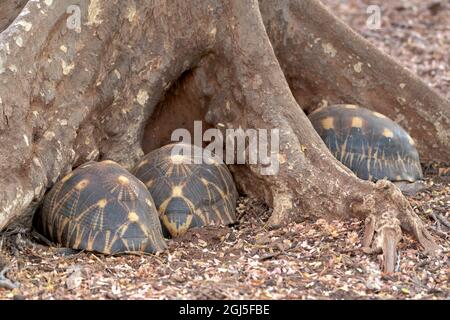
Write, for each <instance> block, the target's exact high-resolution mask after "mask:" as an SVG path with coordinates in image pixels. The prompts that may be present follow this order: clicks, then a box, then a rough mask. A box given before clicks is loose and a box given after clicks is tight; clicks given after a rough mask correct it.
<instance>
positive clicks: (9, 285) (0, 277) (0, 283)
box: [0, 267, 19, 290]
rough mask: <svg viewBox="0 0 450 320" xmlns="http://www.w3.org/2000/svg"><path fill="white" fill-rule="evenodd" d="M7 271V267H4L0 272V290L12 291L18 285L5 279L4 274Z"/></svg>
mask: <svg viewBox="0 0 450 320" xmlns="http://www.w3.org/2000/svg"><path fill="white" fill-rule="evenodd" d="M8 271H9V268H8V267H4V268H3V270H2V271H0V288H4V289H7V290H13V289H16V288H18V287H19V284H18V283H16V282H13V281H11V280H10V279H8V278H7V277H6V273H7V272H8Z"/></svg>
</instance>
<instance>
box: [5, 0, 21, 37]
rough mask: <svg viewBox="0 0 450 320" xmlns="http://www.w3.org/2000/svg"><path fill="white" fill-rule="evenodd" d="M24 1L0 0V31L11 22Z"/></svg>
mask: <svg viewBox="0 0 450 320" xmlns="http://www.w3.org/2000/svg"><path fill="white" fill-rule="evenodd" d="M26 3H27V0H2V1H1V2H0V32H2V31H3V30H5V29H6V28H7V27H8V26H9V25H10V24H11V23H12V22H13V20H14V19H15V18H16V17H17V16H18V15H19V13H20V11H21V10H22V9H23V7H24V6H25V4H26Z"/></svg>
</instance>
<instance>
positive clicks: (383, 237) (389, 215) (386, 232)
mask: <svg viewBox="0 0 450 320" xmlns="http://www.w3.org/2000/svg"><path fill="white" fill-rule="evenodd" d="M401 238H402V230H401V228H400V221H399V220H398V219H397V218H396V215H395V213H393V212H385V213H383V214H382V215H381V216H379V217H377V216H374V215H371V216H369V217H368V218H367V219H366V229H365V233H364V238H363V250H364V252H366V253H382V256H381V262H382V268H383V271H384V272H386V273H392V272H394V270H395V265H396V261H397V245H398V243H399V242H400V240H401Z"/></svg>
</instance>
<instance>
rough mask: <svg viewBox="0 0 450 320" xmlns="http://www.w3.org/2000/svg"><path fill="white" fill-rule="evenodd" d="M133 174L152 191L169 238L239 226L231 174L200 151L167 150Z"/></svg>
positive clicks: (191, 148)
mask: <svg viewBox="0 0 450 320" xmlns="http://www.w3.org/2000/svg"><path fill="white" fill-rule="evenodd" d="M201 155H203V158H202V156H201ZM202 160H203V161H202ZM132 173H133V174H134V175H135V176H136V177H137V178H139V179H140V180H141V181H143V182H144V183H145V185H146V186H147V188H148V190H149V191H150V193H151V195H152V197H153V199H154V201H155V204H156V207H157V209H158V211H159V217H160V220H161V223H162V226H163V233H164V235H165V236H167V237H177V236H180V235H183V234H184V233H186V232H187V230H188V229H190V228H196V227H201V226H206V225H212V224H223V225H229V224H233V223H235V222H236V215H235V210H236V201H237V197H238V194H237V190H236V186H235V184H234V181H233V178H232V176H231V173H230V171H229V170H228V168H227V166H226V165H225V164H224V163H223V162H221V161H219V160H217V159H214V158H213V156H212V154H211V153H209V152H207V151H206V150H204V149H202V148H200V147H197V146H194V145H190V144H185V143H175V144H169V145H166V146H163V147H161V148H159V149H156V150H154V151H152V152H150V153H148V154H147V155H145V156H144V157H143V158H142V160H141V161H140V163H138V165H137V166H136V167H135V169H133V170H132Z"/></svg>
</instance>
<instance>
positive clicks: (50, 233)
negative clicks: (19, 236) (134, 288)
mask: <svg viewBox="0 0 450 320" xmlns="http://www.w3.org/2000/svg"><path fill="white" fill-rule="evenodd" d="M36 227H37V229H38V231H40V233H41V234H43V235H44V236H45V237H47V238H48V239H49V240H51V241H53V242H55V243H58V244H61V245H62V246H64V247H68V248H73V249H81V250H86V251H95V252H99V253H103V254H119V253H127V252H147V253H154V252H157V251H162V250H164V249H165V248H166V244H165V240H164V238H163V235H162V229H161V224H160V222H159V219H158V213H157V211H156V207H155V204H154V202H153V200H152V197H151V195H150V193H149V192H148V190H147V188H146V187H145V185H144V184H143V183H142V182H141V181H139V180H138V179H136V177H134V176H133V175H131V174H130V173H129V172H128V171H127V170H125V169H124V168H122V167H121V166H120V165H118V164H117V163H115V162H113V161H103V162H88V163H86V164H84V165H82V166H80V167H78V168H77V169H76V170H74V171H73V172H72V173H70V174H69V175H67V176H66V177H64V178H63V179H62V180H61V181H59V182H57V183H56V184H55V185H54V186H53V188H52V189H51V190H50V192H49V193H48V194H47V195H46V197H45V199H44V205H43V208H42V211H41V213H40V215H39V216H38V218H37V220H36Z"/></svg>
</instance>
